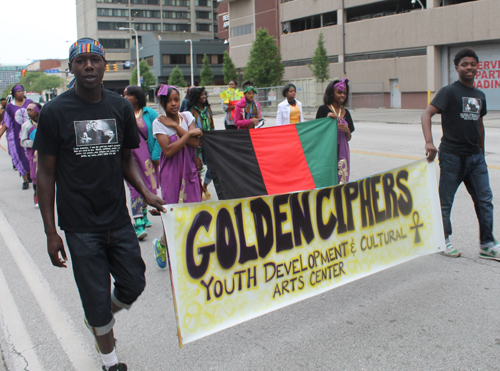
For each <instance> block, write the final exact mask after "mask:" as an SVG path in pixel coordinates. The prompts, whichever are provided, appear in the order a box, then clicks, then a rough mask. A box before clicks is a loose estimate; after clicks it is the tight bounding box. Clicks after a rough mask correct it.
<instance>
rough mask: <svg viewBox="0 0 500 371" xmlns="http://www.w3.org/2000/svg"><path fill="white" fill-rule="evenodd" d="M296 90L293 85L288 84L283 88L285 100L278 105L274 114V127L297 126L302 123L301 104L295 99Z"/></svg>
mask: <svg viewBox="0 0 500 371" xmlns="http://www.w3.org/2000/svg"><path fill="white" fill-rule="evenodd" d="M296 93H297V88H296V87H295V85H293V84H288V85H286V86H285V87H284V88H283V97H284V98H285V100H284V101H283V102H281V103H280V104H278V112H277V114H276V126H281V125H290V124H298V123H299V122H304V115H303V114H302V103H300V102H299V101H298V100H297V99H295V94H296Z"/></svg>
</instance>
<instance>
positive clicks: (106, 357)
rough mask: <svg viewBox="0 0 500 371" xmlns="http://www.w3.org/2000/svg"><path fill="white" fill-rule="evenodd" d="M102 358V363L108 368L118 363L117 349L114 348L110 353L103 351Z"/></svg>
mask: <svg viewBox="0 0 500 371" xmlns="http://www.w3.org/2000/svg"><path fill="white" fill-rule="evenodd" d="M101 358H102V363H103V365H104V367H106V370H108V369H109V368H110V367H112V366H114V365H116V364H117V363H118V357H117V356H116V349H115V348H113V351H112V352H111V353H108V354H102V353H101Z"/></svg>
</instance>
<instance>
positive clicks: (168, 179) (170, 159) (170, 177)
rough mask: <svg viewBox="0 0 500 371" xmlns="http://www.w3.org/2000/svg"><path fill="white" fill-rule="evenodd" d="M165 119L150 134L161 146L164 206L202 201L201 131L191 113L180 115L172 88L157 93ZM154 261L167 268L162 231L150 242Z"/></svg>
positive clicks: (160, 89)
mask: <svg viewBox="0 0 500 371" xmlns="http://www.w3.org/2000/svg"><path fill="white" fill-rule="evenodd" d="M156 95H157V96H158V99H159V101H160V106H161V107H162V108H163V110H164V111H165V114H166V115H165V116H159V117H158V118H157V119H156V120H154V122H153V135H154V136H155V138H156V140H157V141H158V143H159V144H160V147H161V150H162V152H161V156H160V173H159V180H160V186H161V195H162V198H163V199H164V200H165V202H166V203H167V204H177V203H185V202H201V185H200V181H199V177H198V169H197V168H196V164H195V157H196V148H198V146H199V145H200V137H201V136H202V131H201V130H200V129H199V128H196V127H195V123H194V117H193V115H192V114H191V113H190V112H182V113H179V107H180V105H181V99H180V95H179V90H177V88H176V87H175V86H168V85H163V84H162V85H160V87H159V88H158V89H157V90H156ZM153 246H154V249H155V255H156V262H157V263H158V266H159V267H160V268H165V267H166V264H167V263H166V248H167V243H166V238H165V232H164V233H162V236H161V238H157V239H156V240H154V242H153Z"/></svg>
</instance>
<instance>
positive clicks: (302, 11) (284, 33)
mask: <svg viewBox="0 0 500 371" xmlns="http://www.w3.org/2000/svg"><path fill="white" fill-rule="evenodd" d="M224 1H226V2H227V3H228V10H227V13H228V15H229V34H230V35H229V40H230V42H229V45H230V54H231V57H232V59H233V61H234V62H235V64H236V66H237V67H244V65H245V64H246V61H247V59H248V54H249V46H250V45H251V42H252V41H253V39H254V38H255V32H256V28H257V29H258V28H260V27H262V28H268V30H270V32H271V33H272V32H274V30H276V24H275V23H274V22H273V21H272V20H269V19H267V21H266V22H268V23H266V24H265V25H262V24H260V25H259V21H258V19H259V18H260V19H262V20H263V19H264V18H263V17H257V16H256V13H255V10H256V9H258V8H259V6H260V1H261V0H224ZM252 12H253V13H252ZM277 14H278V17H279V24H278V25H279V36H278V37H276V36H275V37H276V40H277V43H278V44H279V45H280V50H281V54H282V60H283V62H284V64H285V66H286V67H285V79H286V80H288V81H294V80H300V79H308V78H312V74H311V71H310V69H309V67H308V64H310V63H311V57H312V55H313V53H314V51H315V49H316V47H317V40H318V37H319V34H320V33H323V35H324V39H325V47H326V49H327V54H328V58H329V61H330V77H331V78H332V79H333V78H343V77H347V78H349V80H350V81H351V87H352V90H353V91H354V95H353V97H354V98H355V99H356V94H357V95H358V101H357V105H358V106H363V105H365V106H370V104H372V103H370V102H369V100H370V94H377V95H380V94H382V95H383V106H384V107H393V108H418V109H420V108H424V107H425V106H426V105H427V101H428V94H429V93H430V96H433V95H434V94H435V93H436V92H437V91H438V90H439V89H440V88H441V87H442V86H444V85H447V84H448V83H450V82H453V81H454V80H456V79H457V74H456V72H455V68H454V65H453V56H454V54H455V53H456V52H457V51H458V50H459V49H460V48H462V47H466V46H467V47H471V48H473V49H475V50H476V52H477V53H478V55H479V58H480V61H481V63H480V64H479V71H478V77H477V81H476V83H477V86H478V88H481V89H482V90H483V91H484V92H485V93H486V95H487V99H488V105H489V108H490V109H497V110H498V109H500V99H498V98H500V62H499V61H500V24H499V23H498V22H497V20H496V19H497V15H498V14H500V1H498V0H397V1H396V0H379V1H374V0H329V1H324V0H288V1H287V0H281V3H280V4H279V7H278V8H277ZM261 23H262V22H261ZM219 25H220V22H219ZM243 25H244V26H245V27H246V28H245V33H244V34H241V33H240V32H236V31H234V32H233V28H236V29H237V28H238V27H240V28H241V27H242V26H243ZM374 90H376V91H374ZM363 100H364V101H365V102H363ZM351 103H352V102H351ZM379 105H380V104H379Z"/></svg>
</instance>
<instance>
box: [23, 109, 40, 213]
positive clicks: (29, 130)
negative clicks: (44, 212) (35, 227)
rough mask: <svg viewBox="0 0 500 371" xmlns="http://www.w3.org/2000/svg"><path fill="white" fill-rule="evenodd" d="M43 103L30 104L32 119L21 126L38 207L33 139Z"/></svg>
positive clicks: (34, 197) (29, 112) (29, 110)
mask: <svg viewBox="0 0 500 371" xmlns="http://www.w3.org/2000/svg"><path fill="white" fill-rule="evenodd" d="M41 109H42V105H41V104H40V103H30V104H28V108H27V111H28V116H29V117H30V119H29V120H28V121H26V122H25V123H24V124H23V126H22V127H21V146H23V147H24V148H26V157H27V158H28V162H29V169H30V177H31V182H32V183H33V200H34V202H35V207H38V199H37V197H36V165H37V153H36V151H35V150H33V148H32V147H33V141H34V139H35V135H36V127H37V123H38V115H39V114H40V110H41Z"/></svg>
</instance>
